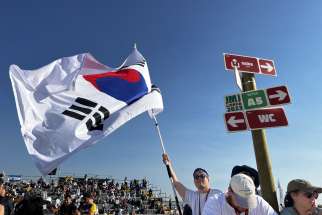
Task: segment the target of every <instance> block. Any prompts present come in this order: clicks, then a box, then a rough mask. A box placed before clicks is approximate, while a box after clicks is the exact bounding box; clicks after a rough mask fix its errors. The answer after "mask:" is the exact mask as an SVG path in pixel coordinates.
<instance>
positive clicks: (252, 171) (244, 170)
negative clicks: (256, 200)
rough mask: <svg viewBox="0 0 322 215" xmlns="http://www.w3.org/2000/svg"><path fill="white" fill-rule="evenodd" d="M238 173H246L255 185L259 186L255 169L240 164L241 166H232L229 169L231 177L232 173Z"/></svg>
mask: <svg viewBox="0 0 322 215" xmlns="http://www.w3.org/2000/svg"><path fill="white" fill-rule="evenodd" d="M238 173H243V174H245V175H248V176H249V177H251V178H252V179H253V181H254V184H255V187H256V188H258V187H259V176H258V172H257V170H256V169H254V168H252V167H250V166H247V165H242V166H238V165H237V166H234V168H233V169H232V171H231V176H230V177H233V176H234V175H236V174H238Z"/></svg>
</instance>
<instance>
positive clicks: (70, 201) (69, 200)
mask: <svg viewBox="0 0 322 215" xmlns="http://www.w3.org/2000/svg"><path fill="white" fill-rule="evenodd" d="M64 203H65V204H67V205H70V204H71V203H72V197H71V195H69V194H67V195H65V198H64Z"/></svg>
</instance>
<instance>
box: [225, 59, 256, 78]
mask: <svg viewBox="0 0 322 215" xmlns="http://www.w3.org/2000/svg"><path fill="white" fill-rule="evenodd" d="M224 56H225V67H226V70H234V65H235V62H236V64H237V69H238V71H239V72H251V73H259V72H260V69H259V65H258V61H257V58H256V57H248V56H243V55H235V54H224Z"/></svg>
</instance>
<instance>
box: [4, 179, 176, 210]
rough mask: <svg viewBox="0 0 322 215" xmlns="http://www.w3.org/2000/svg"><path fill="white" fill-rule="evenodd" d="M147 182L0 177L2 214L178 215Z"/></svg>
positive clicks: (171, 205) (165, 199)
mask: <svg viewBox="0 0 322 215" xmlns="http://www.w3.org/2000/svg"><path fill="white" fill-rule="evenodd" d="M173 206H174V204H171V200H170V201H169V200H168V199H167V198H165V196H163V197H161V196H160V195H159V194H158V193H156V192H154V191H153V190H152V187H151V185H150V184H149V183H148V181H147V180H146V179H142V180H137V179H134V180H127V178H125V179H124V180H122V181H115V180H114V179H109V178H105V179H98V178H88V177H87V176H86V175H85V176H84V177H81V178H74V177H70V176H68V177H60V178H59V180H50V181H49V182H47V181H46V180H44V179H43V178H42V177H40V178H39V179H38V180H37V181H28V182H26V181H17V182H8V181H7V180H4V177H1V178H0V215H3V214H4V215H12V214H14V215H46V214H48V215H49V214H52V215H98V214H106V215H109V214H116V215H121V214H165V213H166V214H175V208H174V207H173Z"/></svg>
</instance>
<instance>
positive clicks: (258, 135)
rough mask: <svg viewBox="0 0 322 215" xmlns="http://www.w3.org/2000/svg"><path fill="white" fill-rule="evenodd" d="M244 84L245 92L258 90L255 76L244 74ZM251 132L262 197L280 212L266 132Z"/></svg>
mask: <svg viewBox="0 0 322 215" xmlns="http://www.w3.org/2000/svg"><path fill="white" fill-rule="evenodd" d="M242 84H243V91H244V92H246V91H250V90H256V82H255V76H254V74H251V73H243V75H242ZM251 132H252V138H253V145H254V151H255V156H256V163H257V169H258V173H259V181H260V185H261V193H262V196H263V198H264V199H265V200H266V201H267V202H268V203H269V204H270V205H271V206H272V207H273V208H274V209H275V211H277V212H278V211H279V207H278V202H277V196H276V189H275V184H274V178H273V174H272V165H271V160H270V157H269V152H268V146H267V142H266V132H265V130H264V129H259V130H252V131H251Z"/></svg>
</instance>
